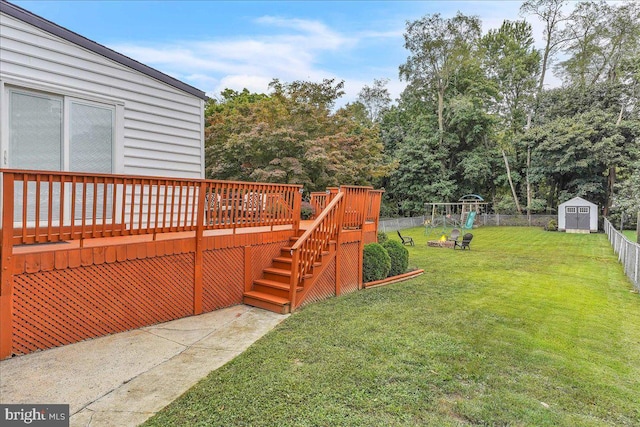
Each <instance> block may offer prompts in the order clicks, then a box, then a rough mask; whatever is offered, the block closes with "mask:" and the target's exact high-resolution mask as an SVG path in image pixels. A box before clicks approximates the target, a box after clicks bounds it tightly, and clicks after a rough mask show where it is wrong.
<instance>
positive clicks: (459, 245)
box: [453, 233, 473, 250]
mask: <svg viewBox="0 0 640 427" xmlns="http://www.w3.org/2000/svg"><path fill="white" fill-rule="evenodd" d="M471 239H473V234H471V233H467V234H465V235H464V236H462V242H458V241H455V242H454V243H453V249H455V248H460V249H462V250H465V249H469V250H471V246H469V245H470V243H471Z"/></svg>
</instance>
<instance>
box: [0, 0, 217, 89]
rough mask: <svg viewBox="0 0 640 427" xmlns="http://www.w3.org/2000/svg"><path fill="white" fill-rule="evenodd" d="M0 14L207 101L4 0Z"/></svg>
mask: <svg viewBox="0 0 640 427" xmlns="http://www.w3.org/2000/svg"><path fill="white" fill-rule="evenodd" d="M0 12H2V13H6V14H7V15H9V16H12V17H13V18H16V19H19V20H20V21H23V22H26V23H27V24H30V25H33V26H34V27H36V28H39V29H41V30H43V31H46V32H48V33H50V34H53V35H55V36H58V37H60V38H63V39H65V40H67V41H69V42H71V43H74V44H77V45H78V46H81V47H83V48H85V49H88V50H90V51H92V52H94V53H96V54H98V55H101V56H104V57H105V58H108V59H111V60H112V61H116V62H118V63H120V64H122V65H124V66H127V67H129V68H132V69H134V70H136V71H139V72H141V73H143V74H146V75H147V76H149V77H152V78H154V79H156V80H159V81H161V82H163V83H166V84H168V85H170V86H173V87H175V88H177V89H180V90H182V91H183V92H187V93H189V94H191V95H193V96H196V97H198V98H200V99H204V100H206V99H207V96H206V95H205V93H204V92H203V91H201V90H200V89H196V88H195V87H193V86H191V85H188V84H187V83H184V82H181V81H180V80H178V79H175V78H173V77H171V76H168V75H167V74H164V73H162V72H160V71H158V70H156V69H155V68H151V67H149V66H148V65H144V64H143V63H141V62H138V61H136V60H135V59H131V58H129V57H128V56H125V55H123V54H121V53H118V52H116V51H115V50H112V49H109V48H108V47H106V46H103V45H101V44H99V43H96V42H94V41H93V40H89V39H88V38H86V37H83V36H81V35H80V34H77V33H74V32H73V31H70V30H68V29H66V28H64V27H61V26H60V25H58V24H55V23H53V22H51V21H48V20H46V19H44V18H42V17H40V16H38V15H36V14H34V13H31V12H29V11H28V10H26V9H23V8H21V7H19V6H16V5H14V4H12V3H9V2H8V1H6V0H0Z"/></svg>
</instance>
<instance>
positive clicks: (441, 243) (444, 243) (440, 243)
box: [427, 240, 455, 248]
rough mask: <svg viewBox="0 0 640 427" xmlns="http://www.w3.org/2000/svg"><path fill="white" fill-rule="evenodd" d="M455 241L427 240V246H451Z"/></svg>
mask: <svg viewBox="0 0 640 427" xmlns="http://www.w3.org/2000/svg"><path fill="white" fill-rule="evenodd" d="M454 245H455V242H453V241H449V240H429V241H428V242H427V246H433V247H436V248H453V246H454Z"/></svg>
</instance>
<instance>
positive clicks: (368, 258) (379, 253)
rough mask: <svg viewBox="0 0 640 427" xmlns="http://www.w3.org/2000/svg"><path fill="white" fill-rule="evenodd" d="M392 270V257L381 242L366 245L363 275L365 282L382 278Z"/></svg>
mask: <svg viewBox="0 0 640 427" xmlns="http://www.w3.org/2000/svg"><path fill="white" fill-rule="evenodd" d="M389 270H391V258H390V257H389V254H388V253H387V250H386V249H385V248H383V247H382V245H381V244H379V243H369V244H368V245H364V259H363V262H362V276H363V280H364V282H365V283H367V282H373V281H374V280H382V279H384V278H386V277H387V275H388V274H389Z"/></svg>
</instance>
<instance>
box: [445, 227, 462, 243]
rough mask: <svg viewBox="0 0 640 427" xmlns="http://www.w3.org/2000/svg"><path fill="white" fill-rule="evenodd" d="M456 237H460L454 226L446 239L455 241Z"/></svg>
mask: <svg viewBox="0 0 640 427" xmlns="http://www.w3.org/2000/svg"><path fill="white" fill-rule="evenodd" d="M458 237H460V230H458V229H457V228H454V229H453V230H451V234H450V235H449V238H448V239H447V241H449V242H457V241H458Z"/></svg>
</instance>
